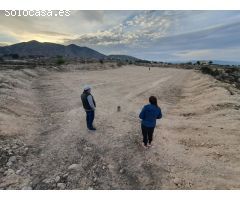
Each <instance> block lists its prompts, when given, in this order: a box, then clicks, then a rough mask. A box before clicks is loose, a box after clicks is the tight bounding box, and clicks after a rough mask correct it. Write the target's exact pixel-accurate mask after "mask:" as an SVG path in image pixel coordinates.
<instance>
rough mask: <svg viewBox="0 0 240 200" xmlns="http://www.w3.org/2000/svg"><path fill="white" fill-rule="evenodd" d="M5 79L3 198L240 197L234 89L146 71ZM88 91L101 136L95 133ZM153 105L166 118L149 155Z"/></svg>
mask: <svg viewBox="0 0 240 200" xmlns="http://www.w3.org/2000/svg"><path fill="white" fill-rule="evenodd" d="M1 78H2V79H4V81H5V82H4V81H3V82H2V83H1V87H0V91H1V94H0V96H1V105H0V140H1V143H0V145H1V146H0V153H1V155H2V158H1V161H0V167H1V170H0V188H1V189H240V167H239V166H240V145H239V144H240V132H239V130H240V110H239V109H240V92H239V91H238V90H237V89H235V88H234V87H231V86H229V85H228V84H226V83H221V82H219V81H217V80H215V79H214V78H213V77H210V76H208V75H203V74H201V73H200V72H197V71H194V70H184V69H174V68H171V69H170V68H152V69H151V70H150V71H149V70H148V68H146V67H140V66H124V67H121V68H117V69H108V70H93V71H88V70H76V71H65V72H58V71H51V72H50V71H37V70H27V69H26V70H19V71H18V72H16V71H14V72H13V71H6V72H1ZM84 84H90V85H92V94H93V95H94V98H95V100H96V104H97V109H96V117H95V126H96V128H97V131H96V132H89V131H88V130H87V129H86V122H85V112H84V110H83V108H82V104H81V101H80V94H81V92H82V87H83V85H84ZM229 89H231V91H232V93H230V92H229ZM150 95H155V96H157V98H158V103H159V106H160V107H161V109H162V113H163V118H162V119H161V120H159V121H158V122H157V127H156V129H155V132H154V141H153V147H152V148H150V149H148V150H144V149H143V148H142V147H141V141H142V136H141V130H140V120H139V118H138V114H139V112H140V110H141V108H142V107H143V105H145V104H146V103H148V97H149V96H150ZM118 106H121V111H120V112H117V107H118ZM4 156H5V157H4ZM9 159H10V160H9Z"/></svg>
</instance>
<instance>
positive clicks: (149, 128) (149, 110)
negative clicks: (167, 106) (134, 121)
mask: <svg viewBox="0 0 240 200" xmlns="http://www.w3.org/2000/svg"><path fill="white" fill-rule="evenodd" d="M149 103H150V104H147V105H145V106H144V107H143V109H142V111H141V113H140V114H139V118H140V119H142V123H141V128H142V134H143V145H144V148H147V147H150V146H151V142H152V138H153V132H154V128H155V126H156V120H157V119H161V118H162V112H161V109H160V108H159V106H158V104H157V98H156V97H154V96H151V97H149Z"/></svg>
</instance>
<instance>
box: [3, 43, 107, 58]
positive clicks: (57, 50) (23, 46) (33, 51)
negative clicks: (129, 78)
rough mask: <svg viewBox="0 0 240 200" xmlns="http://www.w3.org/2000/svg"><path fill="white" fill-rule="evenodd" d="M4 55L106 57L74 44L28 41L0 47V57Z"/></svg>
mask: <svg viewBox="0 0 240 200" xmlns="http://www.w3.org/2000/svg"><path fill="white" fill-rule="evenodd" d="M4 54H18V55H19V56H44V57H54V56H65V57H70V58H71V57H72V58H86V59H104V58H106V57H107V56H105V55H104V54H101V53H99V52H97V51H95V50H93V49H90V48H88V47H80V46H77V45H74V44H70V45H68V46H64V45H61V44H55V43H49V42H44V43H41V42H38V41H35V40H33V41H29V42H22V43H18V44H14V45H10V46H4V47H0V55H4Z"/></svg>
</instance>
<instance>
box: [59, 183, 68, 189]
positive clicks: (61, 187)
mask: <svg viewBox="0 0 240 200" xmlns="http://www.w3.org/2000/svg"><path fill="white" fill-rule="evenodd" d="M57 187H58V188H59V189H60V190H64V189H65V188H66V184H65V183H58V184H57Z"/></svg>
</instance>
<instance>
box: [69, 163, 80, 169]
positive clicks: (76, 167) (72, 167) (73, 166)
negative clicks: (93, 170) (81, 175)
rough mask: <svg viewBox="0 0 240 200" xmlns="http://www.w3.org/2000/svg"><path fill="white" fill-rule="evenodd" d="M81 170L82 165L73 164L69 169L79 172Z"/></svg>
mask: <svg viewBox="0 0 240 200" xmlns="http://www.w3.org/2000/svg"><path fill="white" fill-rule="evenodd" d="M79 168H81V165H80V164H72V165H70V166H69V167H68V170H78V169H79Z"/></svg>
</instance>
